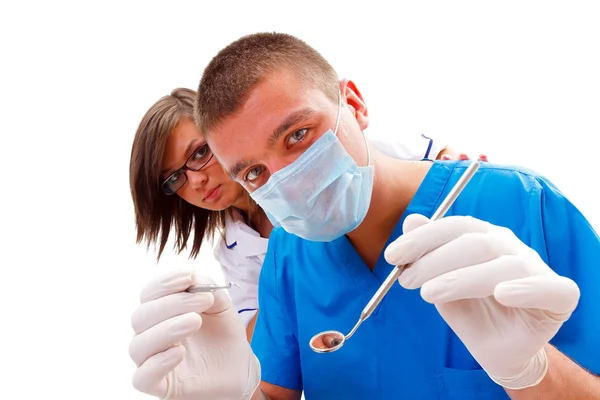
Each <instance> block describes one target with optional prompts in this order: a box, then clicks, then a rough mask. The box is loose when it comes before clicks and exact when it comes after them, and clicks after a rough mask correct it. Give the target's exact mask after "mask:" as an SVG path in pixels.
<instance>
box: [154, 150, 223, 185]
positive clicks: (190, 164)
mask: <svg viewBox="0 0 600 400" xmlns="http://www.w3.org/2000/svg"><path fill="white" fill-rule="evenodd" d="M212 157H213V153H212V151H210V148H209V147H208V144H204V145H203V146H202V147H200V148H199V149H198V150H196V151H194V153H192V155H191V156H190V158H188V159H187V161H186V162H185V164H184V165H183V167H181V168H179V169H178V170H177V171H175V172H173V173H172V174H171V175H169V177H168V178H167V179H166V180H165V181H164V182H163V183H162V185H161V188H162V190H163V192H165V194H166V195H167V196H170V195H172V194H175V193H177V191H178V190H179V189H181V188H182V187H183V185H185V183H186V182H187V175H186V174H185V171H186V170H190V171H200V170H201V169H202V168H204V167H205V166H206V164H208V162H209V161H210V160H211V159H212Z"/></svg>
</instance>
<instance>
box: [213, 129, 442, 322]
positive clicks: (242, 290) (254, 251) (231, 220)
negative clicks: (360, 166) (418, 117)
mask: <svg viewBox="0 0 600 400" xmlns="http://www.w3.org/2000/svg"><path fill="white" fill-rule="evenodd" d="M368 140H369V142H370V143H371V144H372V145H373V146H374V147H375V148H377V149H378V150H379V151H381V152H382V153H384V154H386V155H388V156H390V157H394V158H397V159H401V160H415V161H418V160H422V159H423V158H429V159H435V158H437V156H438V154H439V153H440V152H441V151H442V150H443V149H444V148H445V147H446V144H445V143H443V142H439V141H438V140H436V141H434V140H432V139H430V138H428V137H426V136H424V135H420V136H418V137H413V138H408V140H406V138H405V140H403V141H402V142H399V141H398V142H390V141H389V139H387V140H382V139H377V138H374V137H368ZM232 214H233V217H231V216H229V215H228V216H227V217H226V218H225V235H224V237H222V236H219V238H218V239H217V241H216V242H215V245H214V247H213V254H214V256H215V258H216V259H217V261H218V262H219V263H220V264H221V268H222V270H223V275H224V278H225V281H226V282H234V283H236V284H237V285H239V286H240V287H236V286H233V287H231V289H229V295H230V296H231V301H232V303H233V306H234V307H235V308H236V309H237V310H238V314H239V315H240V317H241V318H242V321H243V322H244V325H245V326H248V323H249V322H250V320H251V319H252V317H254V315H255V314H256V312H257V310H258V276H259V274H260V270H261V268H262V264H263V261H264V260H265V254H266V253H267V244H268V239H265V238H262V237H260V234H259V233H258V232H256V231H255V230H254V229H252V228H250V227H249V226H248V225H246V223H245V222H244V220H243V218H242V216H241V214H240V213H239V212H238V211H236V210H234V211H233V213H232Z"/></svg>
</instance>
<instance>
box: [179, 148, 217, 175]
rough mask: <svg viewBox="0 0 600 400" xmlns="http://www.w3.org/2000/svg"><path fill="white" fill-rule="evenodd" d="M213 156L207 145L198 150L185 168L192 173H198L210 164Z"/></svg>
mask: <svg viewBox="0 0 600 400" xmlns="http://www.w3.org/2000/svg"><path fill="white" fill-rule="evenodd" d="M212 155H213V154H212V151H210V148H209V147H208V145H207V144H205V145H204V146H202V147H200V148H199V149H198V150H196V152H195V153H194V154H192V156H191V157H190V159H189V160H188V162H187V163H186V164H185V166H186V167H187V168H189V169H191V170H192V171H198V170H200V169H201V168H202V167H204V166H205V165H206V164H208V162H209V161H210V159H211V158H212Z"/></svg>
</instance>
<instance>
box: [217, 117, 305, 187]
mask: <svg viewBox="0 0 600 400" xmlns="http://www.w3.org/2000/svg"><path fill="white" fill-rule="evenodd" d="M314 114H316V111H315V110H313V109H312V108H310V107H307V108H303V109H301V110H298V111H294V112H293V113H291V114H289V115H288V116H287V117H286V118H285V119H284V120H283V122H282V123H281V124H279V126H277V128H275V129H273V133H272V134H271V136H269V139H268V141H267V148H268V147H271V146H273V145H274V144H275V142H277V139H279V138H280V137H281V135H283V134H284V133H286V132H287V131H288V130H289V129H290V128H291V127H292V126H294V125H296V124H298V123H300V122H302V121H304V120H306V119H308V118H310V117H311V116H313V115H314ZM256 163H257V162H256V161H253V160H242V161H238V162H237V163H235V164H234V165H233V167H231V168H230V169H229V170H228V171H227V173H228V174H229V177H230V178H231V179H233V180H235V179H236V178H237V176H238V175H239V173H240V172H241V171H243V170H244V169H245V168H247V167H248V166H250V165H252V164H256Z"/></svg>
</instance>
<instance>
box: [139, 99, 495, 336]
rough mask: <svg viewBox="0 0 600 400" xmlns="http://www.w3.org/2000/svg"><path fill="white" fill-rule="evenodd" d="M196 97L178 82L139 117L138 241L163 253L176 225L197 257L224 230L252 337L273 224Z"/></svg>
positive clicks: (415, 152) (390, 146)
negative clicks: (234, 176)
mask: <svg viewBox="0 0 600 400" xmlns="http://www.w3.org/2000/svg"><path fill="white" fill-rule="evenodd" d="M195 98H196V92H194V91H193V90H190V89H185V88H178V89H174V90H173V91H172V92H171V94H170V95H167V96H164V97H162V98H161V99H160V100H158V101H157V102H156V103H155V104H154V105H152V107H150V109H149V110H148V111H147V112H146V114H145V115H144V117H143V118H142V121H141V122H140V125H139V127H138V130H137V133H136V135H135V139H134V142H133V146H132V151H131V160H130V170H129V180H130V187H131V196H132V199H133V204H134V208H135V220H136V229H137V239H136V241H137V243H141V242H144V243H146V244H147V245H148V246H149V245H155V246H157V247H158V258H159V259H160V256H161V255H162V252H163V251H164V248H165V245H166V244H167V241H168V239H169V235H170V234H171V231H173V233H174V234H175V250H176V252H177V253H181V252H183V251H184V250H185V249H186V248H187V244H188V239H190V237H193V239H192V247H191V250H190V257H191V258H195V257H196V256H197V255H198V253H199V251H200V247H201V245H202V243H203V242H204V239H206V238H208V239H212V237H213V235H214V234H215V233H217V232H218V233H219V235H218V241H217V242H216V244H215V246H214V256H215V258H216V259H217V261H218V262H219V263H220V264H221V267H222V269H223V274H224V276H225V278H226V280H227V281H228V282H235V283H236V284H238V285H239V286H240V287H239V288H238V287H232V288H231V289H230V296H231V299H232V302H233V305H234V307H236V309H237V310H238V313H239V315H240V317H241V318H242V321H243V322H244V324H245V326H246V332H247V337H248V340H250V338H251V336H252V332H253V330H254V322H255V320H256V315H257V312H258V299H257V297H258V277H259V273H260V269H261V267H262V263H263V261H264V257H265V254H266V251H267V243H268V238H269V235H270V233H271V230H272V229H273V225H272V224H271V223H270V221H269V219H268V218H267V216H266V215H265V213H264V212H263V211H262V210H261V209H260V208H259V207H258V206H257V205H256V204H255V203H254V202H253V201H252V200H251V198H250V196H249V195H248V193H247V192H246V191H245V190H244V189H243V188H242V187H241V186H240V185H239V184H238V183H236V182H234V181H233V180H231V179H230V178H229V176H228V175H227V173H226V172H225V170H224V169H223V168H222V167H221V166H220V164H219V163H218V161H217V160H216V159H215V157H213V154H212V152H211V151H210V149H209V148H208V146H207V144H206V141H205V140H204V137H203V136H202V133H201V132H200V131H199V130H198V128H197V127H196V124H195V123H194V120H193V109H194V102H195ZM299 132H300V131H299ZM300 137H301V136H300ZM298 140H299V141H300V140H302V139H298ZM369 140H370V141H371V142H372V144H373V145H374V146H376V147H377V148H379V149H380V150H381V151H383V152H384V153H386V154H388V155H390V156H392V157H395V158H399V159H405V160H415V161H418V160H421V159H423V158H434V159H436V158H437V159H453V158H462V159H466V158H467V157H466V156H465V155H464V154H458V153H456V152H454V151H452V150H449V149H448V148H446V147H445V146H444V145H440V144H439V143H436V142H434V141H433V140H432V139H430V138H427V137H425V136H422V137H421V138H420V140H418V141H416V140H415V141H413V142H412V143H411V144H410V146H409V145H407V144H406V143H403V142H395V143H390V142H386V141H379V140H373V139H369ZM480 160H484V161H485V156H481V157H480Z"/></svg>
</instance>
